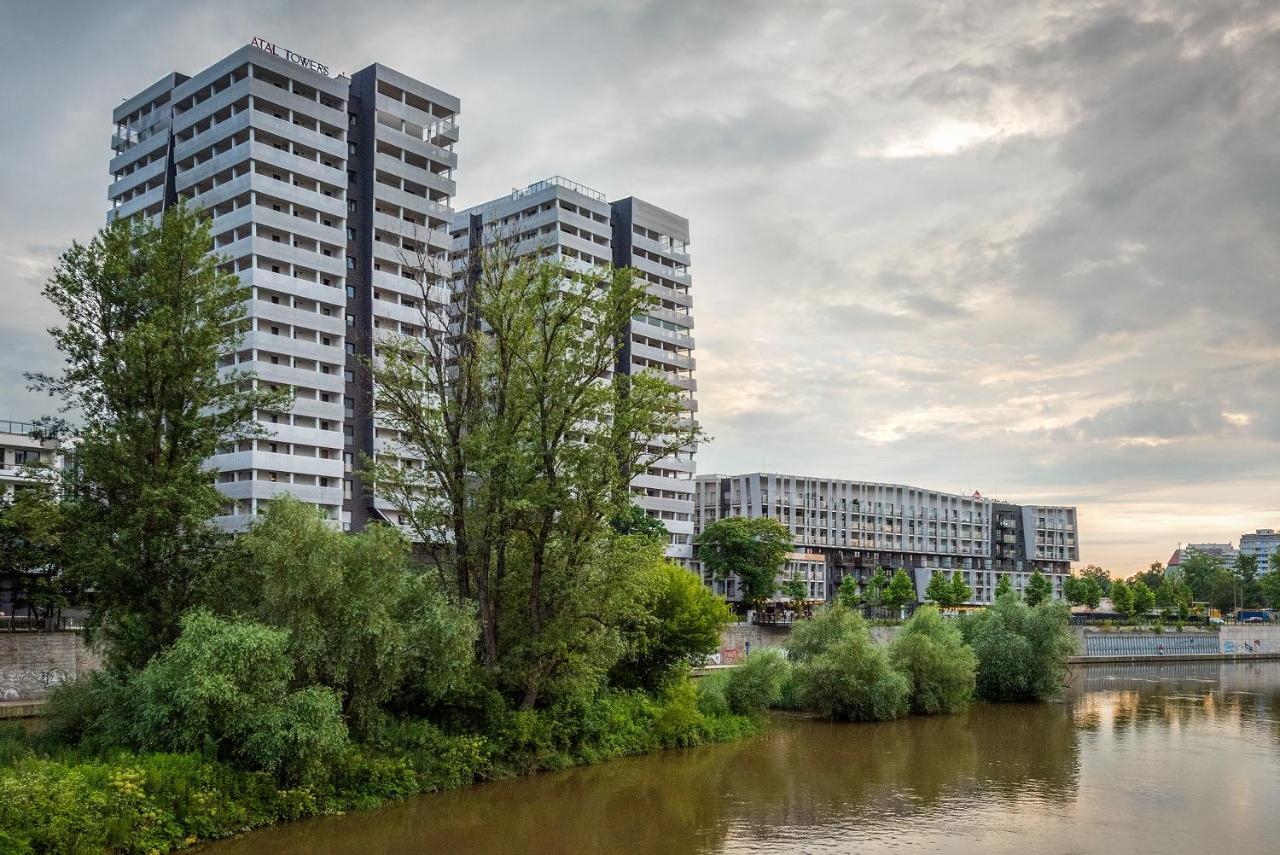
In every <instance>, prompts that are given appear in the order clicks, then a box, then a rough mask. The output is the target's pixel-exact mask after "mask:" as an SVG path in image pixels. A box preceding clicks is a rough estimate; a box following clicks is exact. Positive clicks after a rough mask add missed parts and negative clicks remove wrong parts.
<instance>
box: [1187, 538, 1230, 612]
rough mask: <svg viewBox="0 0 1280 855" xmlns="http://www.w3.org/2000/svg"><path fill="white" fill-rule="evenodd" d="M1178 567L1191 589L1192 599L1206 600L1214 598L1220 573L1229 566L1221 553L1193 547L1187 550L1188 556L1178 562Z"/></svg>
mask: <svg viewBox="0 0 1280 855" xmlns="http://www.w3.org/2000/svg"><path fill="white" fill-rule="evenodd" d="M1178 569H1179V570H1180V571H1181V572H1182V580H1183V581H1184V582H1186V583H1187V587H1188V588H1190V589H1191V596H1192V599H1194V600H1196V601H1198V602H1204V601H1207V600H1210V599H1211V598H1212V593H1213V589H1214V587H1215V586H1216V585H1217V583H1218V576H1219V573H1220V572H1221V571H1223V570H1226V569H1227V566H1226V562H1225V561H1224V560H1223V559H1222V556H1220V555H1209V554H1207V553H1204V552H1200V551H1199V550H1195V549H1192V550H1188V551H1187V555H1186V557H1184V558H1183V559H1182V561H1181V562H1180V563H1179V564H1178Z"/></svg>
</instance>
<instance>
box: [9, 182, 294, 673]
mask: <svg viewBox="0 0 1280 855" xmlns="http://www.w3.org/2000/svg"><path fill="white" fill-rule="evenodd" d="M212 248H213V242H212V240H211V238H210V235H209V225H208V219H207V217H205V216H203V215H201V214H198V213H196V212H193V211H189V210H187V209H185V208H182V207H174V208H170V209H168V210H166V211H165V213H164V215H163V216H162V217H161V218H160V220H159V222H158V223H156V222H153V221H151V220H147V219H134V220H116V221H115V222H113V223H112V224H111V225H109V226H107V227H106V228H104V229H102V230H101V231H100V232H98V234H97V236H96V237H94V239H93V240H92V241H90V242H89V243H88V244H80V243H73V244H72V246H71V248H70V249H69V250H67V251H66V252H65V253H63V254H62V256H61V258H60V259H59V262H58V265H57V267H56V269H55V271H54V274H53V277H52V278H51V279H50V280H49V281H48V283H47V284H46V285H45V288H44V294H45V296H46V297H47V298H48V299H49V300H50V301H51V302H52V303H53V304H54V306H55V307H56V308H57V309H58V311H59V312H60V313H61V314H62V324H61V325H60V326H57V327H54V328H53V329H52V330H50V332H51V334H52V336H53V339H54V342H55V343H56V344H57V347H58V350H60V351H61V352H62V354H63V356H64V359H65V363H66V364H65V368H64V370H63V372H62V373H61V374H60V375H56V376H54V375H47V374H29V375H28V379H29V380H30V381H31V384H32V388H33V389H36V390H43V391H46V392H48V393H49V394H50V395H52V396H53V397H55V398H57V399H58V400H59V401H60V403H61V409H62V412H64V413H68V414H72V415H73V416H74V417H75V418H76V419H77V420H78V421H79V423H80V424H79V427H78V428H77V430H76V434H77V436H78V444H77V446H76V451H75V456H76V465H75V466H73V467H70V468H68V469H67V470H65V476H66V477H67V478H68V480H69V481H70V483H68V484H67V485H66V486H67V490H66V491H65V492H66V494H67V495H68V496H69V497H71V498H70V499H69V500H68V502H67V508H66V513H67V515H68V518H69V520H70V522H69V524H70V527H71V530H73V531H74V532H75V533H76V537H75V543H74V545H73V548H72V550H71V553H72V554H70V555H69V556H68V558H69V562H70V563H71V565H72V566H73V567H74V569H75V570H76V572H77V573H78V574H79V577H80V578H81V579H82V580H83V581H84V583H85V584H87V585H90V586H92V588H93V591H94V597H93V601H92V602H93V611H92V626H93V628H94V630H95V632H96V633H97V634H99V635H101V636H102V637H103V638H104V639H105V641H106V643H107V647H106V652H107V659H108V663H109V664H110V665H112V666H113V667H125V668H140V667H141V666H142V665H143V664H145V663H146V662H147V660H148V659H150V658H151V656H152V655H154V654H155V653H156V652H157V651H159V650H161V649H163V648H164V647H165V646H166V645H168V644H169V643H171V642H172V641H173V640H174V639H175V638H176V637H177V634H178V631H179V626H178V618H179V615H180V614H181V613H182V612H183V611H184V610H185V609H187V608H188V607H189V606H191V605H193V604H194V603H196V602H197V601H198V600H199V599H200V591H201V589H202V586H203V585H204V584H205V583H206V581H207V578H208V576H209V575H210V574H212V573H215V572H216V569H217V567H218V562H217V560H216V550H217V548H218V546H219V544H220V543H221V536H220V535H219V534H218V533H217V532H216V531H215V530H214V529H213V528H212V527H211V526H209V525H208V521H209V519H210V518H211V517H212V516H214V515H215V514H217V513H218V511H219V508H220V506H221V504H222V499H221V497H220V495H219V493H218V492H217V490H216V489H215V488H214V486H213V479H212V477H211V476H210V473H209V472H208V470H207V469H206V468H205V466H206V464H205V461H206V460H207V459H208V458H209V457H210V456H211V455H212V454H214V452H215V451H217V450H218V449H220V448H226V447H231V446H232V445H233V444H234V443H235V442H236V441H238V440H243V439H248V438H251V437H254V436H264V435H266V434H267V429H266V428H265V427H264V426H263V425H262V424H261V423H259V422H257V421H255V420H254V413H255V411H259V415H260V416H261V418H262V419H263V420H265V419H266V417H267V413H268V412H270V411H271V410H273V409H279V408H281V407H283V406H284V404H285V400H286V398H285V397H284V396H283V395H281V394H273V393H271V392H269V391H266V390H258V389H255V388H253V387H254V382H253V377H252V375H251V374H249V373H246V372H244V371H242V370H240V369H235V368H222V367H219V366H220V365H221V364H222V362H223V360H224V358H227V357H229V356H230V354H232V353H234V352H235V349H236V346H237V343H238V342H239V340H240V335H241V332H240V331H241V330H242V329H243V321H244V312H245V308H244V296H245V294H244V290H243V288H242V286H241V282H240V279H239V278H238V277H237V276H235V275H234V274H233V273H230V272H226V271H224V270H222V269H220V268H219V260H218V259H216V258H215V257H214V256H213V255H212V254H210V250H211V249H212ZM45 427H46V430H47V432H48V433H49V434H51V435H57V434H60V433H62V432H63V431H65V430H66V426H65V425H63V424H62V423H60V422H58V421H57V420H49V421H47V422H46V424H45Z"/></svg>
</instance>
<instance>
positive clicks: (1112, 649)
mask: <svg viewBox="0 0 1280 855" xmlns="http://www.w3.org/2000/svg"><path fill="white" fill-rule="evenodd" d="M898 630H899V627H896V626H873V627H871V637H872V638H873V639H875V641H876V642H877V643H879V644H888V643H890V642H892V641H893V639H894V638H896V637H897V634H898ZM1072 632H1073V633H1074V634H1075V637H1076V641H1077V645H1078V651H1079V652H1078V654H1077V655H1076V656H1074V657H1072V660H1071V661H1072V662H1076V663H1082V664H1083V663H1089V662H1158V661H1169V660H1194V659H1224V660H1231V659H1237V658H1248V657H1250V656H1253V657H1257V658H1272V657H1275V658H1280V626H1270V625H1261V626H1260V625H1257V624H1245V625H1240V626H1225V627H1221V629H1220V631H1218V632H1163V633H1154V632H1098V631H1094V630H1086V629H1085V628H1084V627H1078V626H1076V627H1072ZM790 637H791V627H790V626H785V625H781V626H771V625H765V626H755V625H753V624H747V623H737V624H731V625H730V626H729V627H728V628H727V629H726V630H725V631H724V634H723V635H722V636H721V640H720V651H719V653H718V654H717V655H716V656H715V657H713V660H714V661H715V664H718V665H736V664H738V663H739V662H741V661H742V658H743V657H744V656H746V655H747V653H749V652H750V651H752V650H761V649H763V648H766V647H781V646H783V645H785V644H786V643H787V639H788V638H790Z"/></svg>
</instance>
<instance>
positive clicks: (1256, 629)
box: [1218, 623, 1280, 655]
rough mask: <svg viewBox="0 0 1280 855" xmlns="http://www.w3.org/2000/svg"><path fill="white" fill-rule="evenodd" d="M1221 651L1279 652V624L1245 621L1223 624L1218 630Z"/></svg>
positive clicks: (1237, 652) (1235, 652) (1244, 652)
mask: <svg viewBox="0 0 1280 855" xmlns="http://www.w3.org/2000/svg"><path fill="white" fill-rule="evenodd" d="M1218 643H1219V645H1220V647H1219V650H1220V651H1221V652H1222V653H1232V654H1235V655H1241V654H1245V655H1247V654H1258V653H1280V626H1271V625H1268V624H1255V623H1246V624H1239V625H1233V626H1224V627H1222V628H1221V629H1220V630H1219V631H1218Z"/></svg>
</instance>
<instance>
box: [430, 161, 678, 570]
mask: <svg viewBox="0 0 1280 855" xmlns="http://www.w3.org/2000/svg"><path fill="white" fill-rule="evenodd" d="M499 239H501V240H505V241H510V242H511V243H510V245H511V247H512V248H513V251H514V253H515V254H516V255H518V256H529V255H549V256H553V257H555V258H558V259H559V260H561V261H562V262H564V263H565V264H567V265H569V266H570V267H578V268H581V269H584V270H586V269H591V268H594V267H601V266H604V265H607V264H614V265H617V266H618V267H630V268H632V269H633V270H634V271H635V275H636V276H637V277H638V278H639V279H640V280H642V281H643V282H644V283H645V287H646V288H647V290H648V292H649V293H650V294H651V295H653V297H654V298H655V300H656V303H655V305H654V306H653V308H651V309H650V310H649V311H648V312H647V313H646V314H644V315H642V316H639V317H637V318H633V319H632V321H631V323H630V325H629V328H628V329H627V331H626V335H625V338H624V343H623V348H622V352H621V355H620V358H619V361H618V368H617V370H618V371H620V372H624V373H636V372H640V371H657V372H660V373H661V374H663V375H664V376H665V377H666V378H667V379H668V380H670V381H671V382H672V383H674V384H675V385H677V386H679V387H680V388H681V389H683V390H685V392H687V395H686V396H685V401H686V403H687V405H688V418H690V419H693V418H694V414H695V413H696V412H697V401H696V399H695V396H694V393H695V391H696V390H697V382H696V381H695V380H694V377H693V372H694V367H695V364H694V359H693V335H692V330H693V316H692V300H691V297H690V294H689V289H690V286H691V285H692V282H691V280H690V278H689V272H688V268H689V221H688V220H687V219H685V218H684V217H680V216H677V215H676V214H673V213H671V212H670V211H666V210H663V209H662V208H659V207H657V206H655V205H651V204H649V203H648V202H644V201H642V200H640V199H636V198H634V197H628V198H625V199H621V200H619V201H616V202H612V203H610V202H609V201H607V198H606V197H605V195H604V194H603V193H601V192H599V191H598V190H593V189H591V188H590V187H586V186H583V185H581V184H578V183H576V182H574V181H569V180H568V179H565V178H561V177H560V176H554V177H552V178H548V179H546V180H545V181H539V182H537V183H534V184H530V185H529V186H528V187H525V188H523V189H520V190H514V191H512V192H511V193H510V194H509V195H506V196H501V197H499V198H497V199H493V200H491V201H488V202H485V203H483V204H480V205H476V206H474V207H471V208H467V209H465V210H463V211H459V212H458V213H457V215H456V216H455V217H454V221H453V251H454V256H455V260H456V262H457V260H460V259H462V258H465V257H466V256H467V254H468V253H469V252H470V250H471V249H472V248H473V247H475V246H477V245H483V244H485V243H490V242H493V241H495V240H499ZM456 262H455V263H456ZM670 452H671V453H670V454H669V455H667V456H665V457H663V458H662V459H661V460H660V461H658V462H657V463H655V464H654V465H653V466H652V467H650V469H649V471H648V472H646V473H645V474H642V475H639V476H637V477H636V479H635V480H634V481H633V482H632V484H631V491H632V494H633V495H634V497H635V501H636V504H637V505H639V506H640V507H642V508H644V509H645V511H646V512H647V513H648V514H649V515H650V516H652V517H654V518H655V519H659V520H661V521H662V523H663V524H664V525H665V526H666V528H667V532H668V537H669V542H668V545H667V556H668V557H670V558H672V559H674V560H676V561H679V562H681V563H683V564H685V565H686V566H687V565H688V564H689V563H690V561H691V560H692V557H693V472H694V449H692V448H673V449H670Z"/></svg>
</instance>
